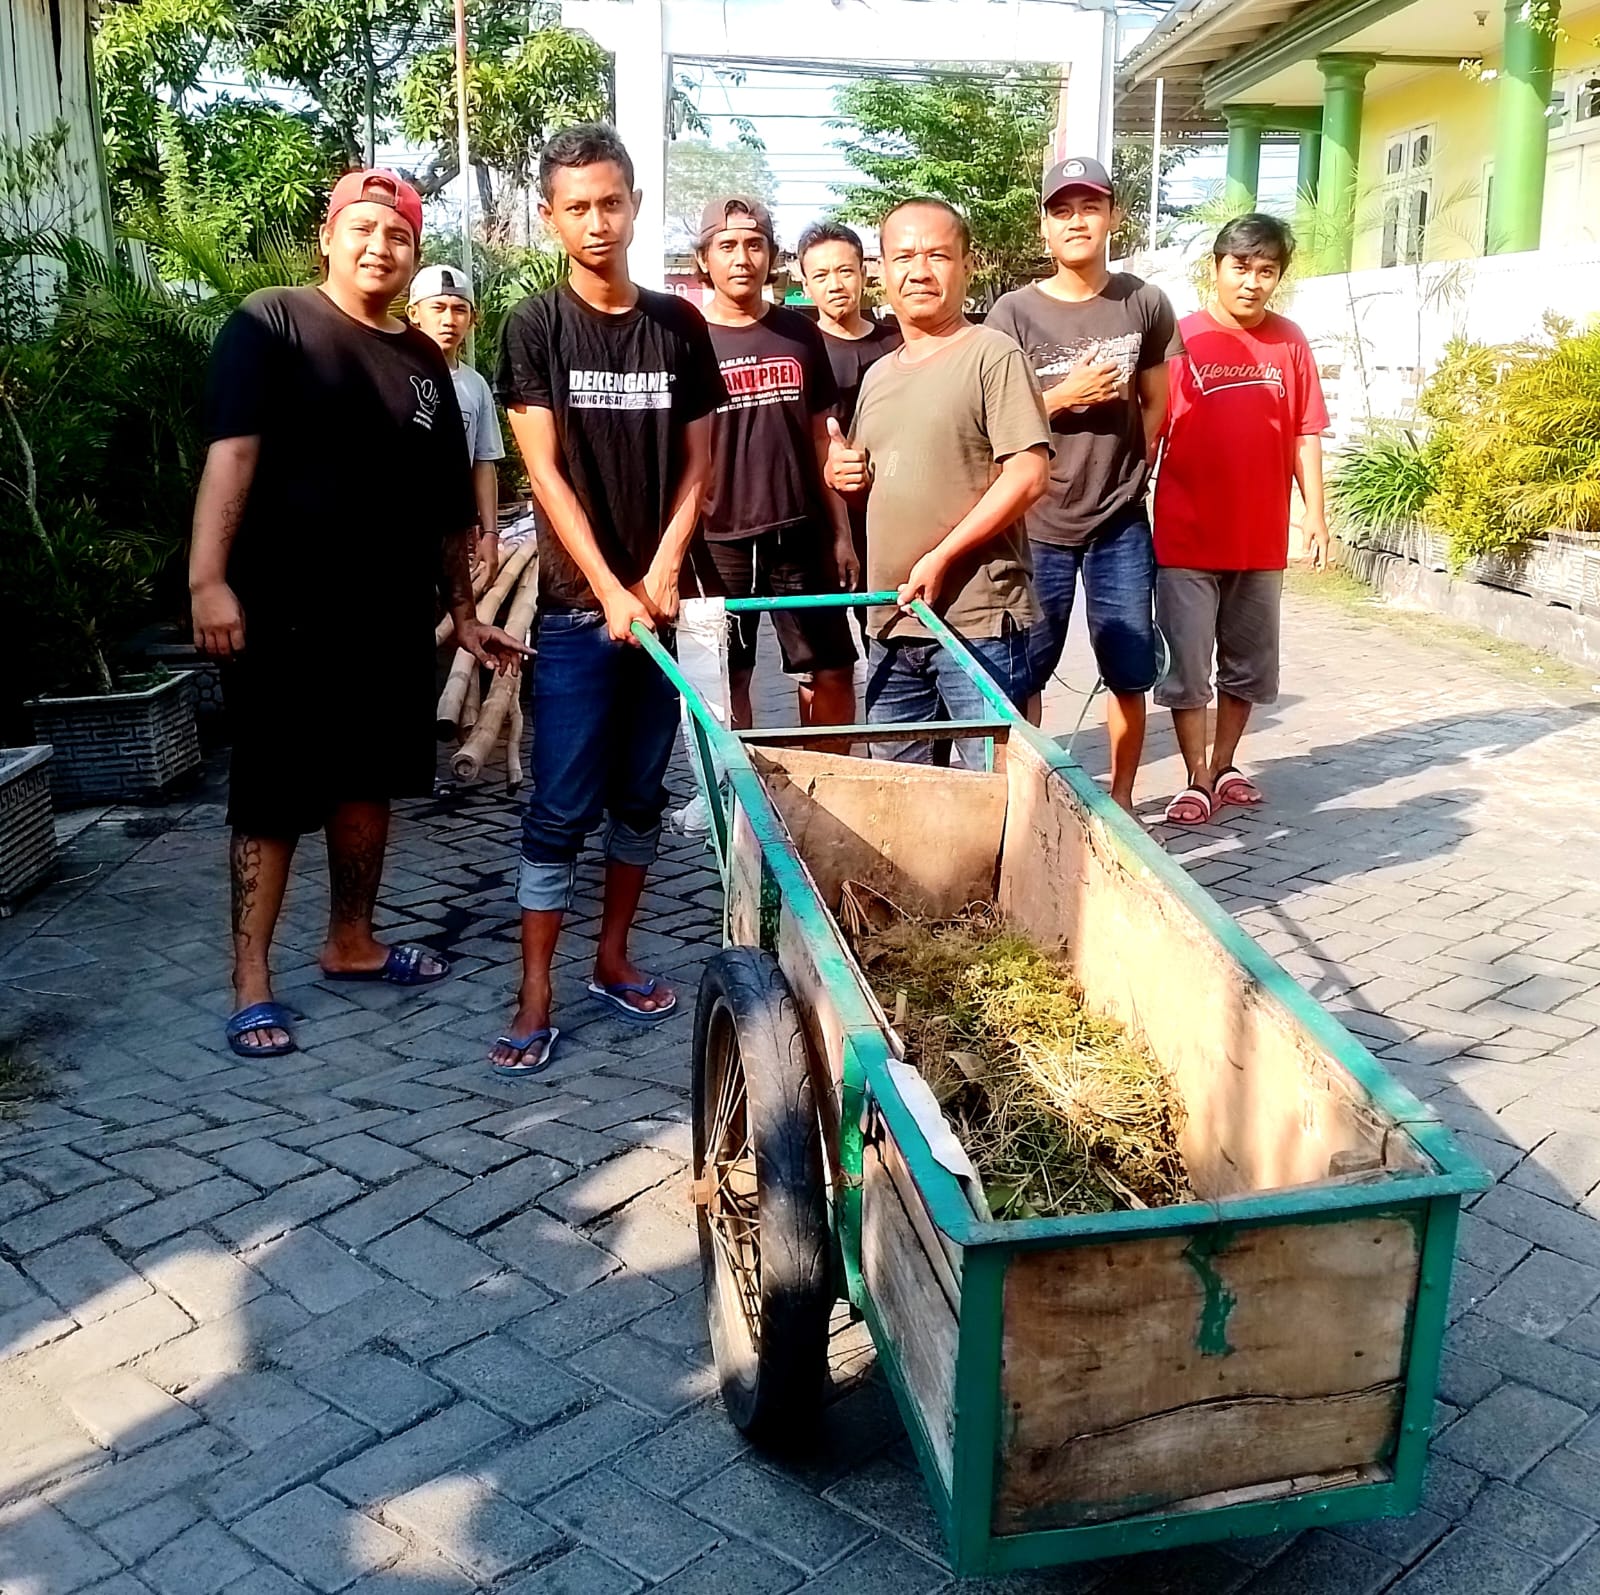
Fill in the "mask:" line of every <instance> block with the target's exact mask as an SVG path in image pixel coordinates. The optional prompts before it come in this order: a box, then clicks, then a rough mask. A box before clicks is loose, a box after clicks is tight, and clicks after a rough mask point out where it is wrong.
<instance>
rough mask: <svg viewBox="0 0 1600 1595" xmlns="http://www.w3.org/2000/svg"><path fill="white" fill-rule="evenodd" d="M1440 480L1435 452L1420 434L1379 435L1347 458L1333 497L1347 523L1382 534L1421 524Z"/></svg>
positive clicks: (1331, 493)
mask: <svg viewBox="0 0 1600 1595" xmlns="http://www.w3.org/2000/svg"><path fill="white" fill-rule="evenodd" d="M1438 477H1439V462H1438V460H1437V458H1436V457H1435V455H1434V452H1433V451H1432V450H1431V449H1429V448H1428V447H1427V446H1426V445H1424V444H1421V443H1419V442H1418V441H1417V438H1416V434H1415V433H1412V432H1400V433H1396V434H1379V435H1377V436H1374V437H1369V438H1366V439H1364V440H1363V441H1362V442H1361V443H1359V444H1358V445H1357V446H1356V447H1355V448H1354V449H1352V450H1351V451H1350V452H1349V453H1348V454H1346V455H1345V456H1344V458H1343V460H1342V461H1341V462H1340V464H1339V468H1338V470H1337V471H1336V472H1335V473H1334V474H1333V476H1332V478H1331V479H1330V480H1329V483H1328V497H1329V498H1330V500H1331V501H1332V503H1333V507H1334V508H1335V509H1336V510H1337V511H1338V512H1339V514H1340V515H1341V516H1342V517H1343V518H1344V519H1345V520H1346V521H1348V522H1350V523H1351V524H1353V525H1354V526H1356V527H1358V528H1370V529H1372V530H1374V531H1380V530H1383V529H1385V528H1387V527H1391V526H1397V525H1400V524H1402V523H1404V522H1406V521H1414V520H1417V519H1419V518H1420V517H1421V516H1422V514H1423V512H1424V510H1425V508H1426V506H1427V503H1428V500H1429V498H1431V497H1432V495H1433V492H1434V489H1435V488H1436V487H1437V485H1438Z"/></svg>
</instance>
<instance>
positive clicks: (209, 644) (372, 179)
mask: <svg viewBox="0 0 1600 1595" xmlns="http://www.w3.org/2000/svg"><path fill="white" fill-rule="evenodd" d="M421 232H422V201H421V200H420V199H419V198H418V196H417V193H416V191H415V190H414V189H413V188H411V187H410V186H409V185H408V184H406V183H404V182H402V181H401V180H400V179H399V178H398V177H396V176H395V175H394V173H393V172H385V171H367V172H350V173H347V174H346V175H345V176H344V177H342V178H341V179H340V180H339V183H338V185H337V186H336V187H335V188H334V191H333V196H332V198H331V200H330V201H329V205H328V219H327V221H326V222H325V223H324V224H323V228H322V235H321V246H322V253H323V256H324V258H325V260H326V262H327V279H326V281H325V282H323V283H322V284H321V286H320V287H316V288H272V289H266V290H264V291H263V292H261V293H256V294H252V295H251V296H250V298H248V299H247V300H245V302H244V304H243V305H241V306H240V308H239V309H238V310H236V311H235V312H234V314H233V315H232V316H230V317H229V319H228V321H227V323H226V325H225V326H224V327H223V329H222V331H221V333H220V334H219V335H218V337H217V342H216V347H215V349H214V350H213V352H212V358H211V372H210V381H209V390H208V394H207V406H206V408H207V420H206V430H207V436H208V440H209V445H210V446H209V448H208V450H207V452H206V462H205V469H204V472H203V473H202V475H201V478H200V488H199V492H198V495H197V497H196V500H195V511H194V539H193V545H192V548H191V551H190V557H189V588H190V593H191V595H192V601H193V610H194V636H195V644H196V646H197V647H198V648H199V649H200V650H201V651H202V652H204V653H206V654H209V655H211V656H212V657H213V658H217V659H220V660H223V661H224V665H223V670H224V682H225V691H226V693H227V701H228V713H229V721H230V728H231V730H232V733H233V760H232V767H231V772H230V779H229V791H228V821H229V824H230V825H231V826H232V827H233V840H232V848H231V855H230V858H231V866H232V879H233V947H234V971H233V983H234V990H235V994H236V999H237V1000H236V1003H235V1009H236V1011H235V1013H234V1015H233V1017H232V1018H231V1019H229V1021H228V1024H227V1028H226V1035H227V1039H228V1044H229V1046H230V1047H232V1049H233V1050H234V1052H236V1053H238V1054H239V1055H240V1056H241V1057H246V1058H266V1057H276V1056H278V1055H280V1054H282V1053H286V1052H291V1051H293V1050H294V1038H293V1036H292V1035H291V1033H290V1029H289V1024H290V1016H289V1013H288V1011H287V1010H286V1009H285V1008H284V1007H283V1006H282V1005H281V1004H279V1003H276V1002H274V1001H273V1000H272V980H271V973H270V970H269V967H268V960H269V955H270V953H271V949H272V938H273V933H274V931H275V929H276V927H277V921H278V911H279V909H280V908H281V907H282V905H283V896H284V890H285V888H286V886H287V884H288V878H289V865H290V861H291V860H292V859H293V857H294V850H295V843H296V840H297V839H298V838H299V837H300V836H301V835H302V834H303V833H304V832H306V831H314V830H325V831H326V833H327V842H328V876H329V884H330V905H329V918H328V935H327V940H326V941H325V942H324V944H323V948H322V954H321V962H322V969H323V973H324V975H325V976H326V977H327V978H328V979H330V980H387V981H391V982H393V983H395V984H398V985H405V986H414V985H421V984H424V983H426V982H429V981H434V980H440V979H442V978H443V977H444V976H445V975H446V974H447V973H448V972H449V966H448V965H447V964H446V963H445V961H444V960H443V959H442V958H440V957H439V956H438V955H437V954H435V953H433V952H430V951H428V950H427V949H426V948H423V947H413V946H403V947H385V946H384V945H383V944H382V943H380V942H379V941H378V940H377V939H376V938H375V937H374V936H373V933H372V911H373V905H374V903H375V901H376V898H377V892H378V884H379V881H380V879H381V877H382V874H383V855H384V847H385V843H386V841H387V837H388V830H389V803H390V800H391V799H393V798H397V797H405V796H412V795H423V794H426V793H427V792H428V791H429V790H430V789H431V787H432V782H433V768H434V752H435V750H434V736H433V695H434V681H433V666H434V644H433V627H434V611H435V605H436V604H437V601H438V590H439V586H440V576H441V564H442V568H443V585H444V587H445V590H446V592H447V594H448V600H449V608H450V611H451V615H452V617H453V618H454V621H455V628H456V637H457V640H458V641H459V642H460V644H461V646H462V647H464V648H467V649H469V650H470V651H471V652H472V653H473V654H475V655H476V656H477V658H478V659H479V660H480V661H481V662H482V663H484V664H493V665H495V666H496V668H509V669H512V670H514V669H515V668H516V665H517V661H518V659H519V657H520V656H521V655H522V654H524V653H526V652H527V649H526V648H524V647H522V646H521V645H520V644H519V643H515V642H513V641H512V639H511V638H510V637H509V636H507V635H506V634H505V633H504V632H503V631H500V630H498V629H497V628H495V627H490V626H483V625H480V624H479V622H478V619H477V616H476V614H475V613H474V610H473V605H472V579H471V576H470V575H469V573H468V562H467V555H468V548H469V546H470V540H471V531H472V526H473V523H474V521H475V519H476V512H475V509H474V506H473V500H472V477H471V472H470V470H469V467H468V464H467V455H466V446H465V434H464V433H463V431H462V426H461V414H460V411H459V410H458V408H457V406H456V397H455V390H454V388H453V387H452V385H451V382H450V369H449V367H448V366H447V365H446V364H445V362H444V357H443V356H442V355H441V354H440V353H439V350H438V348H437V346H436V345H435V344H434V343H433V342H432V340H431V339H429V338H427V337H426V336H424V335H423V334H422V333H420V332H418V331H417V329H416V328H415V327H410V326H407V325H406V324H405V323H404V322H402V321H397V320H396V319H395V318H394V317H393V316H391V315H390V313H389V307H390V305H391V303H392V302H393V300H394V298H395V296H396V294H398V293H400V292H401V291H402V290H403V289H404V287H405V285H406V283H407V282H408V281H409V280H410V278H411V274H412V270H413V268H414V266H415V264H416V255H417V243H418V239H419V237H420V235H421ZM352 594H358V595H359V606H358V607H359V614H360V616H361V617H362V618H360V619H359V620H357V621H354V622H353V621H352V613H351V607H350V606H351V595H352ZM330 687H333V688H335V692H334V693H333V695H332V696H330V692H329V689H330Z"/></svg>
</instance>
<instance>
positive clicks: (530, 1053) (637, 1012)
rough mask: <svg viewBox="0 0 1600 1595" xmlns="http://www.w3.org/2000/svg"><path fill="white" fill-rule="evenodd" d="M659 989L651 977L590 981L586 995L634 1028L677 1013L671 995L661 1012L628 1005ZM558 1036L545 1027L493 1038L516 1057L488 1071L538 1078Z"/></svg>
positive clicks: (658, 1022) (674, 996)
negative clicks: (609, 1005) (632, 1024)
mask: <svg viewBox="0 0 1600 1595" xmlns="http://www.w3.org/2000/svg"><path fill="white" fill-rule="evenodd" d="M659 985H660V981H659V980H658V979H657V978H656V977H655V976H654V975H652V976H651V977H650V978H649V979H648V980H644V981H629V980H613V981H609V982H601V981H598V980H591V981H590V982H589V995H590V996H591V997H598V998H599V999H600V1000H601V1001H602V1002H608V1003H610V1004H611V1006H612V1007H613V1008H615V1009H616V1010H617V1011H618V1012H619V1013H621V1014H624V1015H626V1017H627V1018H629V1019H631V1020H632V1021H633V1022H634V1023H635V1024H641V1025H658V1024H660V1023H661V1021H662V1020H663V1019H667V1018H670V1017H671V1015H672V1014H673V1013H675V1012H676V1011H677V1007H678V998H677V995H676V994H674V995H673V998H672V1000H671V1002H669V1003H667V1004H666V1005H665V1006H664V1007H661V1008H640V1007H638V1006H636V1005H635V1004H634V1003H631V1002H629V1001H628V998H629V997H653V996H654V995H655V993H656V988H657V986H659ZM560 1034H561V1032H560V1031H559V1030H555V1029H553V1028H551V1027H550V1026H548V1025H547V1026H546V1027H545V1028H544V1029H542V1030H530V1031H529V1032H528V1033H527V1035H525V1036H496V1037H495V1045H496V1046H497V1047H505V1048H507V1049H509V1050H510V1051H512V1052H514V1053H516V1057H515V1058H514V1059H512V1060H511V1061H510V1062H509V1063H495V1064H491V1065H490V1067H491V1068H492V1069H493V1070H494V1072H495V1073H496V1074H498V1075H525V1074H537V1073H538V1072H539V1071H540V1070H541V1069H543V1068H544V1067H545V1065H546V1064H548V1063H549V1062H550V1056H551V1054H552V1053H553V1052H554V1051H555V1049H556V1040H557V1038H558V1037H559V1036H560Z"/></svg>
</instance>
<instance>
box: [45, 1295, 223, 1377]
mask: <svg viewBox="0 0 1600 1595" xmlns="http://www.w3.org/2000/svg"><path fill="white" fill-rule="evenodd" d="M193 1327H194V1326H193V1324H192V1323H191V1321H190V1319H189V1315H188V1314H187V1313H186V1312H184V1310H183V1309H182V1308H181V1307H179V1306H178V1305H177V1304H176V1303H175V1302H172V1301H169V1300H168V1299H167V1298H166V1297H165V1296H157V1295H150V1296H144V1297H141V1298H140V1299H139V1300H138V1301H136V1302H134V1303H133V1304H132V1305H131V1306H128V1307H123V1308H119V1309H118V1311H116V1312H114V1313H108V1314H107V1315H106V1316H105V1317H104V1318H97V1319H95V1321H94V1322H93V1323H90V1324H85V1325H84V1326H83V1327H82V1328H81V1329H76V1330H74V1331H73V1332H72V1333H71V1334H70V1335H64V1336H63V1337H62V1338H61V1339H60V1340H56V1341H52V1342H51V1344H50V1345H48V1346H44V1347H41V1348H40V1350H38V1351H35V1352H30V1353H29V1355H28V1358H27V1362H26V1367H27V1370H28V1372H29V1374H30V1375H31V1376H32V1377H33V1378H35V1379H41V1380H44V1381H45V1382H47V1383H49V1384H55V1385H62V1384H67V1383H70V1382H72V1381H74V1380H78V1379H85V1378H87V1377H88V1376H89V1375H90V1374H96V1373H103V1372H105V1371H106V1370H107V1369H110V1368H117V1367H121V1366H122V1364H124V1363H129V1362H132V1361H134V1360H135V1358H138V1357H142V1356H143V1355H144V1354H145V1353H146V1352H148V1351H154V1350H155V1348H156V1347H157V1346H160V1345H164V1344H165V1343H166V1342H167V1341H169V1340H175V1339H177V1337H178V1336H180V1335H183V1334H186V1333H188V1331H189V1330H190V1329H191V1328H193Z"/></svg>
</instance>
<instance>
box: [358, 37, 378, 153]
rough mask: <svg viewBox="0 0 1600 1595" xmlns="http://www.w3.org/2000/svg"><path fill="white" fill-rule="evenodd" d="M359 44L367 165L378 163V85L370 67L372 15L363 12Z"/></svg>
mask: <svg viewBox="0 0 1600 1595" xmlns="http://www.w3.org/2000/svg"><path fill="white" fill-rule="evenodd" d="M361 46H362V50H363V52H364V55H365V59H366V63H367V165H368V167H369V168H370V167H373V166H376V165H377V164H378V118H377V113H376V111H375V110H374V108H373V101H374V100H375V99H376V98H377V92H378V85H377V82H376V76H377V75H376V73H375V72H374V71H373V67H372V17H371V15H370V14H368V13H364V14H363V15H362V18H361Z"/></svg>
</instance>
